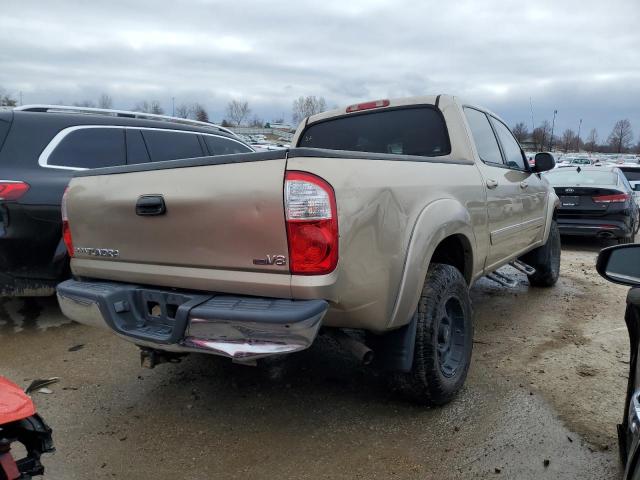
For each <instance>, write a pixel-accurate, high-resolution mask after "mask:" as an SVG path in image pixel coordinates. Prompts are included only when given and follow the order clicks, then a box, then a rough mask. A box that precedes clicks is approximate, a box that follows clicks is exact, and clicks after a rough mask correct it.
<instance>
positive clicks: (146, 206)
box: [136, 195, 167, 217]
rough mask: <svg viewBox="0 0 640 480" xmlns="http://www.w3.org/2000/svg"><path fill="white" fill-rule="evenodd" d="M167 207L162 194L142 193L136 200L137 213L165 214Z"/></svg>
mask: <svg viewBox="0 0 640 480" xmlns="http://www.w3.org/2000/svg"><path fill="white" fill-rule="evenodd" d="M166 212H167V207H166V205H165V204H164V197H163V196H162V195H141V196H140V197H139V198H138V201H137V202H136V215H141V216H143V217H144V216H153V215H164V214H165V213H166Z"/></svg>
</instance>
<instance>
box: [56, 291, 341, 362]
mask: <svg viewBox="0 0 640 480" xmlns="http://www.w3.org/2000/svg"><path fill="white" fill-rule="evenodd" d="M57 293H58V300H59V302H60V307H61V309H62V312H63V313H64V314H65V315H66V316H67V317H69V318H71V319H72V320H75V321H77V322H79V323H83V324H86V325H91V326H96V327H102V328H108V329H110V330H113V331H114V332H115V333H117V334H118V335H119V336H121V337H123V338H125V339H126V340H129V341H131V342H133V343H136V344H138V345H141V346H145V347H151V348H157V349H160V350H166V351H170V352H202V353H210V354H214V355H221V356H225V357H229V358H232V359H234V360H237V361H252V360H255V359H258V358H263V357H268V356H271V355H279V354H284V353H293V352H297V351H300V350H304V349H306V348H308V347H309V346H311V344H312V343H313V341H314V340H315V337H316V335H317V333H318V330H319V329H320V325H321V324H322V319H323V317H324V315H325V313H326V311H327V308H328V304H327V302H326V301H324V300H285V299H275V298H259V297H242V296H233V295H220V294H215V293H202V292H183V291H172V290H162V289H156V288H148V287H143V286H140V285H131V284H124V283H115V282H102V281H77V280H67V281H66V282H63V283H61V284H60V285H58V288H57Z"/></svg>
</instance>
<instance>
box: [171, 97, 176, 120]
mask: <svg viewBox="0 0 640 480" xmlns="http://www.w3.org/2000/svg"><path fill="white" fill-rule="evenodd" d="M171 116H172V117H175V116H176V97H171Z"/></svg>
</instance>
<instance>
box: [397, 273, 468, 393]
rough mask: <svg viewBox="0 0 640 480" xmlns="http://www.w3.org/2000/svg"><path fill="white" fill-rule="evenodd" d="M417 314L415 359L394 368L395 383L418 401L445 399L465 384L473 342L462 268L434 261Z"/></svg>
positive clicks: (401, 390)
mask: <svg viewBox="0 0 640 480" xmlns="http://www.w3.org/2000/svg"><path fill="white" fill-rule="evenodd" d="M414 319H415V320H416V322H417V329H416V341H415V350H414V354H413V365H412V367H411V371H409V372H406V373H404V372H403V373H399V372H398V373H395V374H394V377H393V381H394V386H395V387H396V388H397V389H398V390H399V391H400V392H401V393H402V394H403V396H404V397H405V398H407V399H409V400H411V401H413V402H415V403H419V404H422V405H444V404H445V403H447V402H449V401H451V400H452V399H453V398H454V396H455V395H456V393H458V391H459V390H460V388H462V385H463V384H464V381H465V379H466V378H467V372H468V371H469V365H470V364H471V350H472V348H473V320H472V311H471V299H470V298H469V286H468V285H467V282H466V281H465V279H464V277H463V276H462V274H461V273H460V271H459V270H458V269H457V268H455V267H453V266H451V265H444V264H440V263H434V264H431V265H430V266H429V270H428V272H427V276H426V279H425V282H424V287H423V289H422V295H421V296H420V301H419V302H418V307H417V309H416V312H415V314H414ZM452 332H453V333H452Z"/></svg>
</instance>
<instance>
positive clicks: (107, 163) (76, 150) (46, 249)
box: [0, 105, 253, 296]
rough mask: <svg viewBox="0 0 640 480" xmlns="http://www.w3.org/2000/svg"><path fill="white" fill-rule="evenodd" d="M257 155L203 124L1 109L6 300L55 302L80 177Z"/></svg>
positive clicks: (1, 271)
mask: <svg viewBox="0 0 640 480" xmlns="http://www.w3.org/2000/svg"><path fill="white" fill-rule="evenodd" d="M252 151H253V149H252V148H251V147H249V146H248V145H247V144H246V143H244V142H242V141H241V140H240V139H239V138H238V137H236V136H235V135H234V134H233V133H232V132H231V131H229V130H227V129H225V128H222V127H218V126H216V125H213V124H207V123H204V122H197V121H191V120H185V119H179V118H173V117H165V116H161V115H148V114H140V113H136V112H123V111H116V110H100V109H81V108H75V107H60V106H46V105H45V106H25V107H18V108H14V109H4V110H3V109H0V296H14V295H15V296H37V295H51V294H53V293H54V291H55V289H54V288H55V285H56V284H57V283H58V282H59V281H61V280H63V279H65V278H66V277H68V275H69V260H68V256H67V251H66V248H65V246H64V243H63V242H62V239H61V229H62V221H61V216H60V202H61V199H62V194H63V193H64V189H65V187H66V186H67V183H68V182H69V179H70V178H71V176H72V175H73V173H74V171H77V170H84V169H88V168H98V167H111V166H115V165H125V164H132V163H145V162H158V161H163V160H175V159H179V158H191V157H203V156H210V155H226V154H233V153H245V152H252ZM95 214H96V215H100V214H101V213H100V212H99V211H96V212H95Z"/></svg>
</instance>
